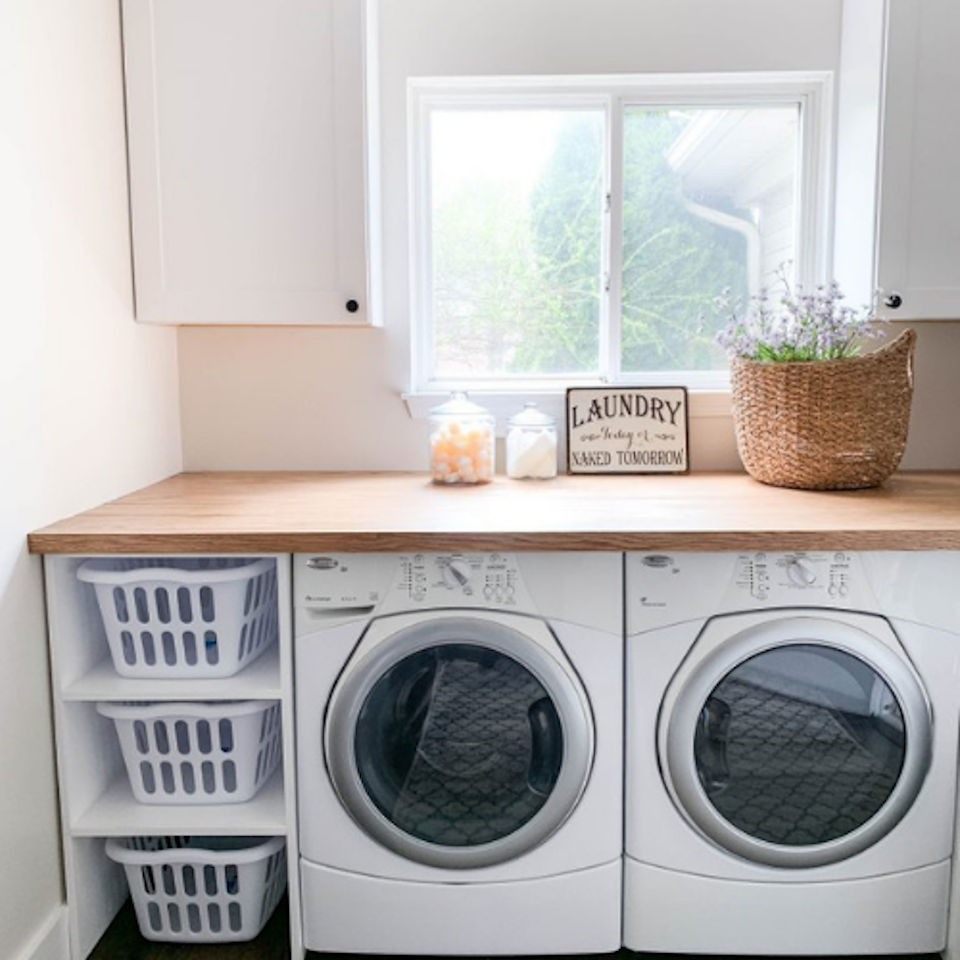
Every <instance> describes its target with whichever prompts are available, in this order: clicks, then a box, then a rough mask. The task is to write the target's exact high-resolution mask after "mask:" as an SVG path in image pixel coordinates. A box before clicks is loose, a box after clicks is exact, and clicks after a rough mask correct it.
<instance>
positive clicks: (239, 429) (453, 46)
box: [179, 0, 842, 470]
mask: <svg viewBox="0 0 960 960" xmlns="http://www.w3.org/2000/svg"><path fill="white" fill-rule="evenodd" d="M841 6H842V4H841V0H804V2H803V3H797V2H796V0H724V2H723V3H717V2H716V0H590V2H584V0H380V3H379V7H380V43H381V50H380V64H381V77H380V94H381V97H380V99H381V112H382V124H381V129H382V137H383V144H384V150H383V154H384V162H383V183H384V191H383V192H384V227H385V236H386V239H387V245H386V250H385V258H384V273H385V282H384V294H385V297H384V300H385V303H386V305H387V307H386V316H385V319H386V326H385V328H384V329H382V330H333V329H313V330H309V329H306V330H305V329H298V330H291V329H244V330H239V329H230V330H225V329H209V328H190V329H181V330H180V333H179V345H180V389H181V404H182V407H183V436H184V461H185V464H186V466H187V468H188V469H230V468H241V467H249V468H262V469H271V468H304V469H307V468H313V469H347V470H349V469H423V468H425V466H426V425H425V424H424V423H423V422H422V421H412V420H410V419H409V418H408V417H407V414H406V412H405V409H404V407H403V404H402V402H401V400H400V393H401V392H402V391H404V390H406V389H407V388H408V386H409V383H408V380H409V370H408V364H409V360H408V357H409V343H408V339H407V300H408V298H407V250H406V239H407V207H406V176H407V172H406V133H405V122H406V80H407V78H408V77H410V76H429V75H457V74H468V75H469V74H484V73H486V74H522V73H547V74H559V73H574V74H577V73H580V74H589V73H639V72H644V71H652V72H670V71H710V70H716V71H722V70H772V69H798V70H799V69H813V70H819V69H836V68H837V65H838V57H839V38H840V20H841ZM694 409H695V410H696V407H695V408H694ZM690 445H691V454H692V456H691V459H692V465H693V467H694V469H735V468H737V467H738V466H739V460H738V459H737V456H736V450H735V446H734V440H733V427H732V424H731V421H730V418H729V416H720V417H709V418H698V419H696V420H694V422H693V423H692V424H691V444H690Z"/></svg>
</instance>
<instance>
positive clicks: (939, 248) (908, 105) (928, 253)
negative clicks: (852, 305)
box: [876, 0, 960, 320]
mask: <svg viewBox="0 0 960 960" xmlns="http://www.w3.org/2000/svg"><path fill="white" fill-rule="evenodd" d="M958 97H960V2H958V0H889V7H888V21H887V37H886V74H885V83H884V100H883V113H882V116H883V122H882V128H881V129H882V146H881V150H880V190H879V231H878V244H877V272H876V282H877V287H878V288H879V290H880V292H881V293H880V299H881V305H883V304H884V301H886V304H885V306H886V309H884V310H883V313H884V314H885V315H886V316H888V317H890V318H897V319H900V318H903V319H911V320H913V319H941V318H954V319H955V318H960V172H958V171H960V166H958V157H960V101H958ZM896 298H899V305H897V306H895V304H897V299H896Z"/></svg>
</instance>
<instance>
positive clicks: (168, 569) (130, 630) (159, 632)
mask: <svg viewBox="0 0 960 960" xmlns="http://www.w3.org/2000/svg"><path fill="white" fill-rule="evenodd" d="M77 577H78V578H79V579H80V580H83V581H84V582H86V583H92V584H93V586H94V588H95V590H96V594H97V602H98V604H99V606H100V615H101V616H102V618H103V626H104V630H105V631H106V634H107V641H108V643H109V645H110V655H111V657H112V658H113V665H114V667H115V668H116V671H117V673H119V674H120V675H121V676H124V677H142V678H151V677H175V678H180V679H189V678H191V677H198V678H199V677H229V676H232V675H233V674H235V673H236V672H237V671H238V670H240V669H241V668H243V667H244V666H246V665H247V664H248V663H249V662H250V661H251V660H254V659H255V658H256V657H258V656H260V654H261V653H263V651H264V650H266V649H267V647H269V646H270V644H271V643H273V642H274V641H275V640H276V638H277V565H276V562H275V561H274V560H273V559H270V558H263V559H261V560H250V559H246V558H227V557H224V558H216V559H207V558H185V559H160V558H139V557H121V558H111V559H97V560H89V561H87V562H86V563H84V564H83V566H81V567H80V569H79V570H78V571H77Z"/></svg>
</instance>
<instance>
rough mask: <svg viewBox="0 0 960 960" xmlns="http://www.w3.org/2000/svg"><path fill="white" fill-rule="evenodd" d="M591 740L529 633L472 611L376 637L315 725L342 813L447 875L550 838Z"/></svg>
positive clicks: (580, 777)
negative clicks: (321, 732)
mask: <svg viewBox="0 0 960 960" xmlns="http://www.w3.org/2000/svg"><path fill="white" fill-rule="evenodd" d="M557 653H558V654H559V653H560V649H559V647H557ZM593 739H594V733H593V723H592V718H591V715H590V710H589V706H588V704H587V700H586V696H585V694H584V691H583V689H582V687H581V685H580V683H579V680H578V679H577V677H576V674H575V673H574V672H573V670H572V669H571V668H569V667H568V666H567V665H566V664H565V663H563V662H562V661H561V659H559V658H558V657H557V656H555V655H553V654H552V653H551V652H550V651H549V650H548V649H547V648H546V647H545V646H544V645H543V644H542V643H540V642H538V641H537V640H535V639H533V638H532V637H531V636H528V635H526V634H524V633H521V632H520V631H519V630H515V629H511V628H510V627H508V626H505V625H504V624H502V623H497V622H493V621H488V620H483V619H479V618H472V617H454V616H451V617H442V618H439V619H432V620H428V621H425V622H422V623H418V624H415V625H413V626H409V627H406V628H405V629H401V630H398V631H397V632H396V633H395V634H393V635H392V636H390V637H388V638H387V639H385V640H384V641H382V642H381V643H380V644H379V645H378V646H377V647H376V648H375V649H374V650H373V651H372V653H371V654H370V655H368V656H367V657H366V658H365V659H364V660H362V661H361V662H360V663H358V664H356V665H355V666H351V667H348V670H347V671H346V672H345V674H344V676H343V678H342V679H341V681H340V683H339V684H338V686H337V689H336V690H335V691H334V693H333V696H332V698H331V701H330V707H329V710H328V715H327V723H326V750H327V761H328V766H329V770H330V775H331V778H332V780H333V784H334V787H335V788H336V790H337V793H338V795H339V796H340V799H341V802H342V803H343V804H344V806H345V807H346V809H347V810H348V812H349V813H350V815H351V816H352V817H353V819H354V820H355V821H356V822H357V823H358V824H359V825H360V826H361V827H362V828H363V829H364V830H365V831H366V832H367V833H368V834H369V835H370V836H371V837H373V838H374V839H375V840H377V841H379V842H380V843H382V844H384V845H385V846H386V847H388V848H390V849H391V850H393V851H395V852H396V853H398V854H400V855H402V856H404V857H406V858H408V859H410V860H415V861H418V862H420V863H426V864H431V865H434V866H441V867H451V868H467V867H480V866H487V865H490V864H494V863H500V862H503V861H505V860H509V859H511V858H513V857H516V856H518V855H520V854H522V853H524V852H525V851H527V850H530V849H532V848H533V847H535V846H537V845H538V844H539V843H541V842H542V841H543V840H545V839H546V838H547V837H548V836H550V834H552V833H553V831H554V830H556V829H557V827H558V826H559V825H560V824H561V823H562V822H563V821H564V820H565V819H566V818H567V816H568V815H569V814H570V813H571V811H572V810H573V809H574V807H575V806H576V804H577V802H578V800H579V799H580V796H581V794H582V792H583V789H584V787H585V785H586V782H587V778H588V775H589V772H590V766H591V763H592V758H593Z"/></svg>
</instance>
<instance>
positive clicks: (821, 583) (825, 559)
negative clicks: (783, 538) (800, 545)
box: [735, 551, 854, 603]
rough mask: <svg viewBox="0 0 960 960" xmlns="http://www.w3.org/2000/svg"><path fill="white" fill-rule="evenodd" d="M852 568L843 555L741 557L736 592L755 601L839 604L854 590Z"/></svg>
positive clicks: (806, 553)
mask: <svg viewBox="0 0 960 960" xmlns="http://www.w3.org/2000/svg"><path fill="white" fill-rule="evenodd" d="M853 566H854V561H853V556H852V554H849V553H845V552H842V551H812V552H798V553H764V552H762V551H760V552H757V553H749V554H740V555H739V556H738V557H737V569H736V578H735V589H736V590H737V591H738V592H739V593H741V594H749V596H750V597H751V598H753V599H754V600H763V601H770V600H772V601H775V602H777V603H780V602H786V603H791V602H795V601H800V602H803V603H817V602H823V601H824V600H827V601H833V602H838V603H842V602H843V601H844V600H845V599H846V598H847V597H849V596H850V592H851V589H852V587H853V586H854V582H853V581H854V573H853ZM801 598H802V599H801Z"/></svg>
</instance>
